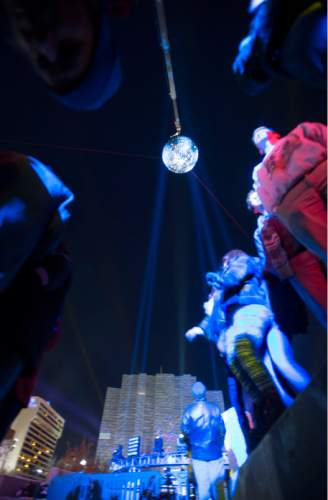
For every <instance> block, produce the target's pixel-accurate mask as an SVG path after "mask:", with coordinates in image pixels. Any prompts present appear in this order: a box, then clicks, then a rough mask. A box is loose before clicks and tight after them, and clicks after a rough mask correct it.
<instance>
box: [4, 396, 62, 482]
mask: <svg viewBox="0 0 328 500" xmlns="http://www.w3.org/2000/svg"><path fill="white" fill-rule="evenodd" d="M64 423H65V420H64V419H63V418H62V417H61V416H60V415H59V414H58V413H57V412H56V411H55V410H54V409H53V408H52V407H51V406H50V404H49V403H48V402H47V401H45V400H44V399H42V398H40V397H37V396H33V397H32V398H31V399H30V403H29V406H28V407H27V408H24V409H23V410H21V411H20V412H19V414H18V415H17V417H16V418H15V420H14V421H13V423H12V424H11V432H13V433H14V434H13V435H14V437H13V443H14V444H13V445H12V446H11V448H10V450H9V452H8V454H7V457H6V459H5V461H4V463H3V465H2V469H3V472H5V473H10V474H12V473H16V474H19V475H23V476H28V477H31V478H40V479H43V478H46V477H47V474H48V471H49V469H50V467H51V465H52V459H53V456H54V452H55V449H56V445H57V441H58V439H59V438H60V437H61V435H62V433H63V429H64Z"/></svg>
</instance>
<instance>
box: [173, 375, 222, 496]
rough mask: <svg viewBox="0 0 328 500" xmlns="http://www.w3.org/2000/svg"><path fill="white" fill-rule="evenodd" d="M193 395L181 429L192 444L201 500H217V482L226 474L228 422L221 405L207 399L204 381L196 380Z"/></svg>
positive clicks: (193, 462) (193, 463)
mask: <svg viewBox="0 0 328 500" xmlns="http://www.w3.org/2000/svg"><path fill="white" fill-rule="evenodd" d="M192 395H193V398H194V400H195V401H194V402H193V403H191V404H190V405H188V406H187V408H186V409H185V410H184V413H183V415H182V420H181V431H182V433H183V434H184V436H185V438H186V440H187V442H188V443H189V446H190V448H191V458H192V467H193V471H194V474H195V479H196V482H197V487H198V498H199V500H209V499H210V498H212V499H213V500H216V499H217V498H218V493H217V484H218V483H219V482H220V481H223V480H224V477H225V467H224V459H223V457H222V452H223V449H224V438H225V433H226V430H225V425H224V422H223V418H222V416H221V411H220V408H219V405H218V404H216V403H211V402H209V401H207V399H206V387H205V385H204V384H203V383H202V382H195V383H194V384H193V386H192Z"/></svg>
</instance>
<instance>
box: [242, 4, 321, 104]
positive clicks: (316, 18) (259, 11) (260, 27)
mask: <svg viewBox="0 0 328 500" xmlns="http://www.w3.org/2000/svg"><path fill="white" fill-rule="evenodd" d="M248 12H249V14H250V15H251V21H250V25H249V31H248V33H247V35H246V37H244V38H243V39H242V41H241V42H240V44H239V48H238V54H237V56H236V58H235V60H234V62H233V72H234V74H235V76H236V77H237V79H238V81H239V83H240V85H241V87H242V88H243V90H244V91H245V92H246V93H248V94H250V95H255V94H257V93H259V92H261V91H262V90H264V89H265V88H266V87H267V86H268V84H269V83H270V81H271V79H272V78H275V77H276V78H280V79H281V78H288V79H295V80H299V81H301V82H304V83H306V84H308V85H310V86H311V87H316V88H320V89H322V90H324V89H326V86H327V81H326V72H327V8H326V2H323V1H321V0H319V1H318V0H316V1H315V0H298V1H297V2H296V1H295V0H250V2H249V9H248Z"/></svg>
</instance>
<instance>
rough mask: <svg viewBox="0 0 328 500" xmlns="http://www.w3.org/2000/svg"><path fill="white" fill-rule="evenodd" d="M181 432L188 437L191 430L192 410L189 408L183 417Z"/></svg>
mask: <svg viewBox="0 0 328 500" xmlns="http://www.w3.org/2000/svg"><path fill="white" fill-rule="evenodd" d="M180 428H181V432H182V433H183V434H185V435H186V436H188V434H189V432H190V428H191V415H190V409H189V407H187V408H186V409H185V411H184V413H183V415H182V420H181V425H180Z"/></svg>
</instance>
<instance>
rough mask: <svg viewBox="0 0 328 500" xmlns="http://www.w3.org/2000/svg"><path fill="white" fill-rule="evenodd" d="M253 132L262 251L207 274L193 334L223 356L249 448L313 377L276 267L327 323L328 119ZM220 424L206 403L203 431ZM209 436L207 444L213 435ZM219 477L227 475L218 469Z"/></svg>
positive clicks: (252, 203) (252, 204)
mask: <svg viewBox="0 0 328 500" xmlns="http://www.w3.org/2000/svg"><path fill="white" fill-rule="evenodd" d="M253 142H254V144H255V146H256V147H257V148H258V150H259V153H260V154H261V155H262V156H263V159H262V161H261V163H259V164H258V165H257V166H256V167H255V168H254V170H253V186H252V190H251V191H250V192H249V193H248V195H247V205H248V206H249V208H250V209H251V210H252V211H253V212H254V213H255V214H258V215H259V217H258V220H257V229H256V230H255V233H254V241H255V246H256V249H257V252H258V255H257V256H250V255H248V254H247V253H246V252H244V251H242V250H239V249H234V250H231V251H229V252H228V253H226V254H225V255H224V256H223V258H222V260H221V263H219V265H218V269H217V270H215V271H214V272H209V273H207V274H206V282H207V284H208V286H209V288H210V293H209V296H208V300H207V301H206V302H205V303H204V311H205V317H204V319H203V320H202V321H201V322H200V324H199V325H197V326H194V327H193V328H191V329H189V330H188V331H187V332H186V334H185V336H186V338H187V340H189V341H192V340H193V339H194V338H195V337H197V336H199V335H202V336H205V337H206V338H207V339H208V340H209V341H211V342H214V343H215V345H216V347H217V349H218V351H219V353H220V355H221V356H222V358H223V360H224V363H225V365H226V368H227V380H228V388H229V397H230V402H231V404H232V405H233V406H234V408H235V410H236V413H237V416H238V420H239V424H240V427H241V429H242V431H243V434H244V438H245V441H246V445H247V451H248V453H251V452H252V451H253V450H254V449H255V448H256V446H257V445H258V444H259V442H260V441H261V440H262V438H263V437H264V436H265V434H266V433H267V432H268V431H269V430H270V428H271V427H272V425H273V424H274V423H275V422H276V421H277V420H278V418H279V417H280V415H282V413H283V412H284V410H285V408H286V407H288V406H290V405H291V404H292V403H293V401H294V399H295V397H296V396H297V394H299V393H300V392H302V391H303V390H304V389H306V387H307V386H308V384H309V382H310V376H309V374H308V373H307V372H306V370H305V369H304V368H302V366H300V365H299V363H298V362H297V361H296V359H295V358H294V355H293V349H292V345H291V341H290V336H291V335H290V331H288V330H290V328H288V329H287V331H284V329H283V327H282V326H281V324H279V323H278V322H277V320H276V317H275V310H274V309H275V307H272V300H271V297H270V292H269V286H268V285H269V281H270V278H269V276H270V275H272V276H275V277H276V278H278V279H279V280H280V281H281V283H282V284H285V283H286V282H287V283H290V285H291V286H292V287H293V290H294V291H295V292H296V293H297V294H298V296H299V298H300V299H301V300H302V301H303V302H304V304H305V305H306V306H307V307H308V309H309V310H311V311H312V313H313V314H314V316H316V317H317V319H318V320H319V321H320V322H321V323H322V325H323V326H324V327H326V325H327V278H326V263H327V261H326V259H327V194H326V193H327V127H326V126H324V125H322V124H320V123H301V124H300V125H298V126H297V127H296V128H295V129H294V130H292V131H291V132H290V133H289V134H287V135H286V136H285V137H281V136H280V135H279V134H278V133H277V132H275V131H273V130H271V129H269V128H267V127H263V126H262V127H259V128H257V129H256V130H255V131H254V133H253ZM267 277H268V278H269V279H267ZM282 290H283V289H281V290H280V301H281V303H280V309H281V308H285V310H287V309H288V308H289V307H290V303H289V302H287V304H286V303H285V302H284V300H285V296H284V294H283V293H282ZM284 304H285V305H284ZM280 314H281V310H280ZM282 316H284V311H283V310H282ZM282 324H283V322H282ZM212 424H213V422H212V421H211V419H210V418H209V417H208V415H207V414H206V412H205V411H203V412H202V418H199V420H198V421H197V424H196V426H195V427H196V428H198V433H199V436H200V435H201V430H202V429H203V432H204V428H207V431H208V432H209V428H210V426H211V425H212ZM182 429H185V427H184V426H182ZM187 434H188V432H187ZM207 437H208V433H207ZM200 439H201V438H200ZM212 444H213V442H212ZM203 445H204V446H205V448H206V446H208V443H207V442H206V439H204V438H203ZM208 460H209V461H211V460H212V459H211V458H209V459H208ZM195 476H196V478H197V477H199V474H197V472H196V469H195ZM221 479H222V478H221ZM215 480H216V481H220V474H219V473H218V474H217V476H216V479H215ZM201 482H202V479H201V478H199V480H198V487H199V491H202V486H201V484H200V483H201ZM200 498H203V499H204V500H205V499H207V498H210V495H209V494H208V493H206V494H204V495H203V496H200Z"/></svg>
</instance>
